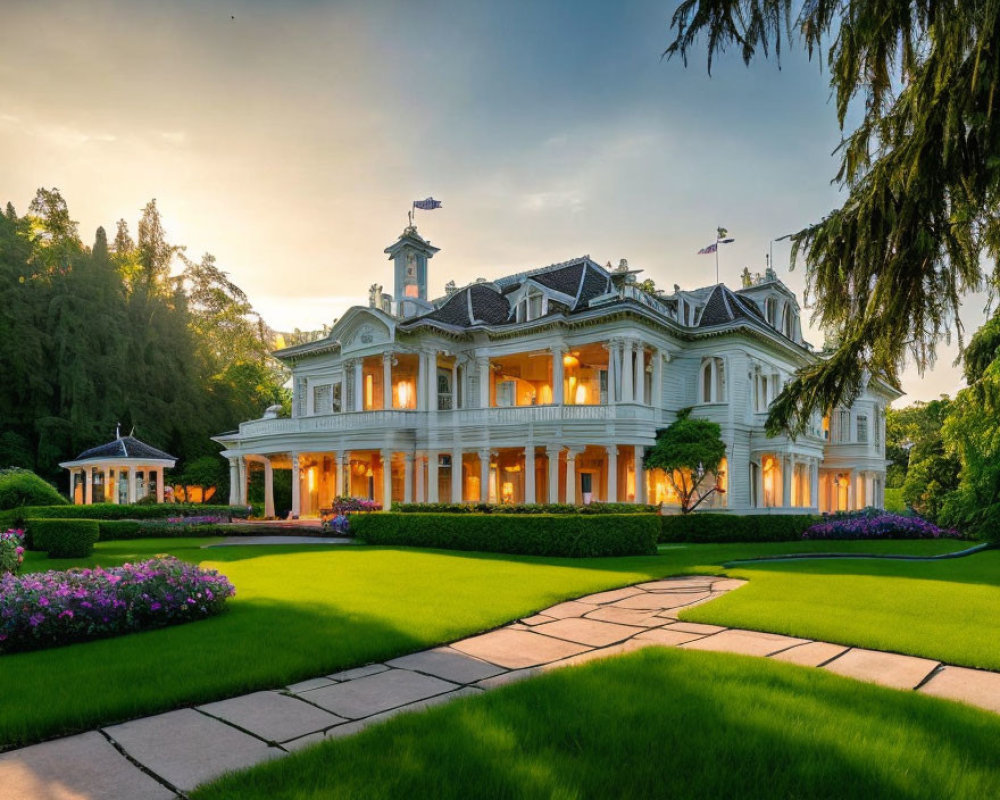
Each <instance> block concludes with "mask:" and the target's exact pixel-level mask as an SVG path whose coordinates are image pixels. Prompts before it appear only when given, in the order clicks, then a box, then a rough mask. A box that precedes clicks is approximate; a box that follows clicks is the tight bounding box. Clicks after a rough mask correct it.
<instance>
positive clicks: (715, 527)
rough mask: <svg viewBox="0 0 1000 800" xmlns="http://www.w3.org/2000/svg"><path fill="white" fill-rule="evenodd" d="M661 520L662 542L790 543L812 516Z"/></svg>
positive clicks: (812, 522) (690, 516)
mask: <svg viewBox="0 0 1000 800" xmlns="http://www.w3.org/2000/svg"><path fill="white" fill-rule="evenodd" d="M659 519H660V525H661V530H660V541H661V542H792V541H796V540H798V539H801V538H802V532H803V531H804V530H805V529H806V528H808V527H810V526H811V525H815V524H816V523H817V522H820V521H821V520H822V519H823V518H822V517H819V516H816V515H815V514H748V515H738V514H710V513H695V514H675V515H671V516H662V517H660V518H659Z"/></svg>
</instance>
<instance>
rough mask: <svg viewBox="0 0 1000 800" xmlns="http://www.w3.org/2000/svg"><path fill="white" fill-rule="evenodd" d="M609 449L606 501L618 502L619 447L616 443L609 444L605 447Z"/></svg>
mask: <svg viewBox="0 0 1000 800" xmlns="http://www.w3.org/2000/svg"><path fill="white" fill-rule="evenodd" d="M604 449H605V450H607V451H608V466H607V470H608V496H607V498H605V501H604V502H606V503H617V502H618V448H617V447H616V446H615V445H613V444H612V445H608V446H606V447H605V448H604Z"/></svg>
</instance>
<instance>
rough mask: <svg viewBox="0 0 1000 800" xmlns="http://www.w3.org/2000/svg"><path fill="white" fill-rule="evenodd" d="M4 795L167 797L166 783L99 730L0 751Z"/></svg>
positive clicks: (52, 799) (61, 799)
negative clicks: (129, 759) (147, 772)
mask: <svg viewBox="0 0 1000 800" xmlns="http://www.w3.org/2000/svg"><path fill="white" fill-rule="evenodd" d="M0 796H2V797H3V798H4V800H91V798H93V800H97V799H98V798H100V800H161V798H162V800H168V799H169V798H173V797H175V795H174V793H173V792H172V791H170V790H169V789H168V788H167V787H166V786H163V785H162V784H160V783H158V782H157V781H155V780H153V779H152V778H151V777H150V776H149V775H147V774H146V773H145V772H143V771H142V770H140V769H138V768H137V767H135V766H134V765H133V764H131V763H129V761H128V759H126V758H125V757H124V756H123V755H122V754H121V753H119V752H118V751H117V750H115V748H114V747H112V746H111V744H110V742H108V740H107V739H105V738H104V737H103V736H102V735H101V734H100V733H98V732H97V731H90V732H89V733H82V734H80V735H79V736H69V737H67V738H65V739H56V740H55V741H52V742H44V743H43V744H36V745H32V746H31V747H24V748H21V749H20V750H13V751H11V752H9V753H4V754H2V755H0Z"/></svg>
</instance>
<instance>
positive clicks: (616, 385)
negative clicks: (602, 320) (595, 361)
mask: <svg viewBox="0 0 1000 800" xmlns="http://www.w3.org/2000/svg"><path fill="white" fill-rule="evenodd" d="M610 366H611V368H613V370H614V375H615V377H614V380H613V381H611V402H612V403H620V402H621V399H622V341H621V339H613V340H612V341H611V363H610Z"/></svg>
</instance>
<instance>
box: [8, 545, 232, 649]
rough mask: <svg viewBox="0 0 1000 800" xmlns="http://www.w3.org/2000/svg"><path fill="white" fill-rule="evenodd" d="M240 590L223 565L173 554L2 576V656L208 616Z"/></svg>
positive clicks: (218, 610)
mask: <svg viewBox="0 0 1000 800" xmlns="http://www.w3.org/2000/svg"><path fill="white" fill-rule="evenodd" d="M235 593H236V589H235V588H234V587H233V585H232V584H231V583H230V582H229V580H228V579H227V578H226V577H225V576H224V575H220V574H219V573H218V572H216V571H215V570H208V569H202V568H200V567H198V566H195V565H194V564H188V563H185V562H183V561H180V560H178V559H176V558H173V557H172V556H157V557H156V558H152V559H150V560H148V561H143V562H140V563H137V564H125V565H123V566H121V567H113V568H111V569H102V568H100V567H95V568H94V569H71V570H68V571H65V572H61V571H57V570H50V571H48V572H42V573H33V574H28V575H22V576H20V577H18V576H14V575H2V576H0V653H10V652H16V651H19V650H37V649H41V648H44V647H55V646H58V645H64V644H69V643H70V642H79V641H85V640H88V639H99V638H104V637H108V636H119V635H121V634H123V633H130V632H133V631H140V630H148V629H150V628H159V627H163V626H166V625H175V624H178V623H181V622H190V621H193V620H198V619H204V618H205V617H208V616H211V615H212V614H217V613H219V612H220V611H222V609H223V607H224V605H225V602H226V600H227V599H228V598H230V597H232V596H233V595H234V594H235Z"/></svg>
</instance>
